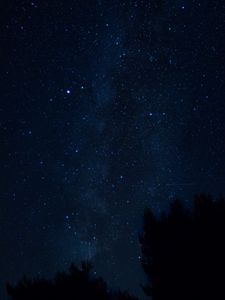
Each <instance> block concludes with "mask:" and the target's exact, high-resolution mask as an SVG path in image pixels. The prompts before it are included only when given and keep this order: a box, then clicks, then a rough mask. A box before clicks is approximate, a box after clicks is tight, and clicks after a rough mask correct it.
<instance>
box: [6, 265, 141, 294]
mask: <svg viewBox="0 0 225 300" xmlns="http://www.w3.org/2000/svg"><path fill="white" fill-rule="evenodd" d="M90 270H91V264H90V263H89V262H83V263H82V266H81V268H78V267H77V266H75V265H74V264H72V265H71V266H70V268H69V272H68V273H66V272H58V273H57V274H56V276H55V278H54V280H46V279H34V280H29V279H26V278H24V279H23V280H21V281H20V282H19V283H18V284H17V285H16V286H15V287H13V286H12V285H10V284H7V286H6V288H7V292H8V294H9V296H10V297H11V299H12V300H31V299H32V300H51V299H52V300H53V299H54V300H81V299H82V300H87V299H88V300H91V299H93V300H95V299H96V300H137V298H133V297H131V296H129V295H128V294H127V293H123V292H117V293H116V292H114V293H113V292H111V291H110V290H109V289H108V288H107V285H106V283H105V282H104V281H103V279H102V278H93V276H91V273H90Z"/></svg>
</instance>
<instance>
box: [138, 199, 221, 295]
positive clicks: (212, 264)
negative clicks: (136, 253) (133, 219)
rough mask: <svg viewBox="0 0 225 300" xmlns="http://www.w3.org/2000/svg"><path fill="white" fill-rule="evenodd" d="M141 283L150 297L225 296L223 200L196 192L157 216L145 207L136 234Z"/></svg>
mask: <svg viewBox="0 0 225 300" xmlns="http://www.w3.org/2000/svg"><path fill="white" fill-rule="evenodd" d="M140 243H141V249H142V260H141V262H142V266H143V269H144V271H145V273H146V275H147V279H148V281H147V284H146V285H145V286H143V290H144V292H145V293H146V295H148V296H151V297H152V299H153V300H161V299H172V300H178V299H179V300H181V299H182V300H187V299H189V300H190V299H192V300H193V299H198V300H199V299H214V300H217V299H225V202H224V199H220V200H218V201H214V200H213V199H212V198H211V197H209V196H206V195H199V196H196V197H195V199H194V206H193V209H192V210H187V209H185V208H184V207H183V206H182V204H181V203H180V202H179V201H175V202H174V203H173V204H172V205H171V209H170V211H169V213H168V214H167V215H166V214H164V215H162V216H161V217H160V218H159V219H157V218H156V217H155V216H154V215H153V213H152V212H151V211H150V210H146V211H145V215H144V228H143V233H142V234H141V236H140Z"/></svg>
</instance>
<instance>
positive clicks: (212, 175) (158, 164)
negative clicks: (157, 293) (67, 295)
mask: <svg viewBox="0 0 225 300" xmlns="http://www.w3.org/2000/svg"><path fill="white" fill-rule="evenodd" d="M4 2H5V3H4ZM0 8H1V10H0V14H1V17H0V42H1V46H0V65H1V68H0V87H1V89H0V91H1V97H0V166H1V167H0V170H1V182H0V236H1V243H0V254H1V255H0V257H1V258H0V281H1V286H3V282H4V281H6V280H10V281H15V280H18V279H19V278H21V276H22V275H23V274H27V275H30V276H37V275H41V276H42V275H43V276H52V275H53V274H54V272H55V271H56V270H58V269H66V268H67V267H68V265H69V264H70V262H71V261H75V262H79V261H80V260H82V259H92V260H93V263H94V271H95V272H96V274H97V275H102V276H104V278H105V279H106V280H107V281H108V282H109V284H110V285H111V286H113V287H119V286H120V287H121V288H123V289H129V290H130V291H131V292H133V293H136V294H140V293H141V292H140V287H139V283H140V282H143V280H144V277H143V274H142V270H141V268H140V265H139V259H140V258H139V256H140V250H139V245H138V233H139V232H140V230H141V222H142V215H143V210H144V208H145V207H146V206H149V207H151V208H152V209H153V210H154V211H155V213H157V214H158V213H160V212H161V211H162V210H166V209H167V207H168V205H169V203H170V201H171V199H173V198H174V197H180V198H182V199H183V201H185V202H186V203H187V205H188V204H189V203H191V201H190V200H191V198H192V196H193V194H195V193H198V192H207V193H208V192H209V193H212V194H213V195H215V196H218V195H220V194H224V192H225V185H224V182H225V169H224V167H225V157H224V150H225V122H224V120H225V97H224V96H225V85H224V83H225V82H224V81H225V74H224V73H225V55H224V53H225V42H224V41H225V39H224V33H225V14H224V13H225V4H224V1H222V0H221V1H218V0H215V1H206V0H204V1H203V0H199V1H197V0H192V1H182V0H180V1H178V0H172V1H165V0H161V1H156V0H152V1H150V0H149V1H147V0H140V1H133V0H130V1H117V0H113V1H111V0H108V1H100V0H99V1H97V0H92V1H91V0H85V1H83V0H82V1H69V0H68V1H59V0H56V1H2V3H1V7H0ZM2 290H3V288H2V289H1V293H0V295H3V294H4V292H3V291H2Z"/></svg>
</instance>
